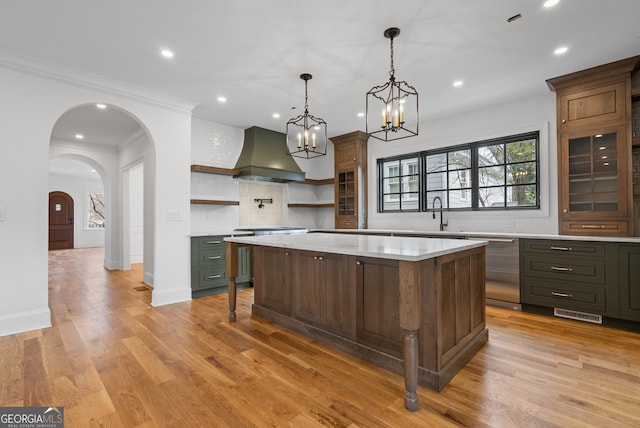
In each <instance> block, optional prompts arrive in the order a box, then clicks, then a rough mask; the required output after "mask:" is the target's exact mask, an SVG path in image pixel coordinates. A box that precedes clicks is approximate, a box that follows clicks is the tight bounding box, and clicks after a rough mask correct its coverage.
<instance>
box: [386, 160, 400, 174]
mask: <svg viewBox="0 0 640 428" xmlns="http://www.w3.org/2000/svg"><path fill="white" fill-rule="evenodd" d="M399 173H400V168H399V166H398V161H391V162H385V163H383V164H382V176H383V177H397V176H398V175H399Z"/></svg>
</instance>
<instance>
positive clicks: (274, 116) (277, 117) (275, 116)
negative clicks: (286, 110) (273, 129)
mask: <svg viewBox="0 0 640 428" xmlns="http://www.w3.org/2000/svg"><path fill="white" fill-rule="evenodd" d="M271 117H273V118H274V119H280V113H273V114H272V115H271Z"/></svg>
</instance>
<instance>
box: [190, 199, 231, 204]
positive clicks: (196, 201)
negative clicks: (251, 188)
mask: <svg viewBox="0 0 640 428" xmlns="http://www.w3.org/2000/svg"><path fill="white" fill-rule="evenodd" d="M191 203H192V204H194V205H240V201H224V200H216V199H191Z"/></svg>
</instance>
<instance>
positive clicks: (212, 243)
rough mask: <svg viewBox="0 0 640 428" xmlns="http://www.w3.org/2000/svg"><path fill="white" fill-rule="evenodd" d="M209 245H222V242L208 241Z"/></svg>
mask: <svg viewBox="0 0 640 428" xmlns="http://www.w3.org/2000/svg"><path fill="white" fill-rule="evenodd" d="M207 244H209V245H215V244H222V241H207Z"/></svg>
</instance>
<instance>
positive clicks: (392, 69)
mask: <svg viewBox="0 0 640 428" xmlns="http://www.w3.org/2000/svg"><path fill="white" fill-rule="evenodd" d="M390 39H391V70H389V76H390V77H391V78H392V79H393V78H394V75H395V73H396V70H395V68H394V67H393V37H390Z"/></svg>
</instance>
